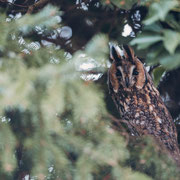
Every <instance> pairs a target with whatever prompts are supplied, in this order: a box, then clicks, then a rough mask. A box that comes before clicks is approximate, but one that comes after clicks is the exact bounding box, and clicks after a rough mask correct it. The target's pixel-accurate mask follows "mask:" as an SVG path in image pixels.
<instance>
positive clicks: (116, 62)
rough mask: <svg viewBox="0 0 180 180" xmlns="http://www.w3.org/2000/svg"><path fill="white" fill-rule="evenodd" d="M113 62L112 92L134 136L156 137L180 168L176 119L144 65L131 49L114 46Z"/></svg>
mask: <svg viewBox="0 0 180 180" xmlns="http://www.w3.org/2000/svg"><path fill="white" fill-rule="evenodd" d="M121 51H122V52H121ZM110 59H111V61H112V66H111V68H110V69H109V80H108V85H109V92H110V94H111V96H112V99H113V101H114V103H115V104H116V107H117V109H118V111H119V113H120V115H121V118H122V119H123V120H125V121H126V122H127V125H128V127H129V130H130V132H131V134H134V135H139V136H141V135H151V136H153V137H154V138H155V140H157V141H158V143H159V144H161V145H162V146H163V147H164V148H165V149H166V150H167V151H168V153H169V154H170V155H171V156H172V157H173V158H174V159H175V161H176V162H177V163H178V165H180V153H179V148H178V143H177V133H176V128H175V125H174V122H173V119H172V117H171V115H170V113H169V112H168V110H167V108H166V106H165V105H164V103H163V101H162V99H161V97H160V94H159V92H158V90H157V89H156V88H155V86H154V84H153V81H152V79H151V77H150V75H149V74H148V72H147V71H146V69H145V68H144V65H143V64H142V63H141V61H140V60H139V59H138V58H137V57H135V55H134V52H133V50H132V49H131V48H130V47H129V46H123V47H122V49H121V50H120V47H117V46H114V47H111V50H110Z"/></svg>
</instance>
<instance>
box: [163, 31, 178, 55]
mask: <svg viewBox="0 0 180 180" xmlns="http://www.w3.org/2000/svg"><path fill="white" fill-rule="evenodd" d="M163 33H164V40H163V42H164V46H165V48H166V49H167V51H169V53H171V54H173V53H174V51H175V49H176V47H177V46H178V44H180V33H178V32H175V31H172V30H164V32H163Z"/></svg>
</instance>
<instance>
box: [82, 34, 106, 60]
mask: <svg viewBox="0 0 180 180" xmlns="http://www.w3.org/2000/svg"><path fill="white" fill-rule="evenodd" d="M85 51H86V53H87V54H88V55H89V56H90V57H92V58H94V59H96V60H100V61H102V59H107V55H108V51H109V49H108V38H107V36H105V35H103V34H99V35H96V36H95V37H93V39H92V40H91V41H90V42H89V43H88V44H87V46H86V49H85Z"/></svg>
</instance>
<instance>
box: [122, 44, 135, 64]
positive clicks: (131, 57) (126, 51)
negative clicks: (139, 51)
mask: <svg viewBox="0 0 180 180" xmlns="http://www.w3.org/2000/svg"><path fill="white" fill-rule="evenodd" d="M123 49H124V55H125V57H126V58H127V59H129V60H130V61H133V60H134V51H133V49H132V48H131V47H130V46H128V45H124V44H123Z"/></svg>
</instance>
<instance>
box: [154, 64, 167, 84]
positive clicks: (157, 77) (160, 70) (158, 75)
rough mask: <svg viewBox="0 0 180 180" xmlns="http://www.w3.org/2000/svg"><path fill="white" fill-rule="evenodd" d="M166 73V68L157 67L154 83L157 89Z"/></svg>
mask: <svg viewBox="0 0 180 180" xmlns="http://www.w3.org/2000/svg"><path fill="white" fill-rule="evenodd" d="M164 72H165V68H164V67H161V66H160V67H157V68H155V69H154V70H153V81H154V84H155V86H156V87H157V86H158V84H159V81H160V79H161V77H162V75H163V73H164Z"/></svg>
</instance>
